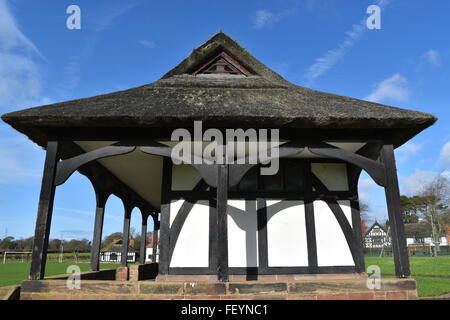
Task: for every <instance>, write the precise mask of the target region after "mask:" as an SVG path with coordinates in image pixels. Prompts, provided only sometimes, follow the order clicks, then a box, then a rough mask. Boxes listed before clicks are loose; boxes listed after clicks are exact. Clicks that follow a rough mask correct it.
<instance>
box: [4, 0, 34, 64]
mask: <svg viewBox="0 0 450 320" xmlns="http://www.w3.org/2000/svg"><path fill="white" fill-rule="evenodd" d="M18 47H21V48H22V49H24V50H25V51H33V52H34V53H36V54H38V55H40V56H42V55H41V53H40V52H39V50H38V49H37V48H36V46H35V45H34V44H33V42H31V41H30V40H29V39H28V38H27V37H26V36H25V35H24V34H23V33H22V31H20V29H19V27H18V25H17V22H16V19H15V18H14V16H13V14H12V13H11V10H10V9H9V6H8V4H7V3H6V0H0V51H2V52H8V51H11V50H13V49H16V48H18Z"/></svg>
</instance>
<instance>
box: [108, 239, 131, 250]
mask: <svg viewBox="0 0 450 320" xmlns="http://www.w3.org/2000/svg"><path fill="white" fill-rule="evenodd" d="M101 251H102V252H122V239H115V240H113V241H112V242H110V243H109V244H108V245H106V246H104V247H103V248H102V249H101ZM128 252H129V253H132V252H134V248H133V247H132V246H128Z"/></svg>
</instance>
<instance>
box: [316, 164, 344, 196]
mask: <svg viewBox="0 0 450 320" xmlns="http://www.w3.org/2000/svg"><path fill="white" fill-rule="evenodd" d="M311 171H312V173H313V174H314V175H315V176H316V177H317V178H319V180H320V181H322V183H323V184H324V185H325V186H326V187H327V188H328V190H330V191H347V190H348V180H347V166H346V165H345V164H344V163H312V164H311Z"/></svg>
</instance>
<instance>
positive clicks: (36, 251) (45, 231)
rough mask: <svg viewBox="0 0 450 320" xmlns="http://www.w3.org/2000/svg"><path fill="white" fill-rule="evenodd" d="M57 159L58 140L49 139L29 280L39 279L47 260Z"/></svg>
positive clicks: (41, 276)
mask: <svg viewBox="0 0 450 320" xmlns="http://www.w3.org/2000/svg"><path fill="white" fill-rule="evenodd" d="M58 160H59V152H58V141H49V142H48V143H47V152H46V156H45V164H44V175H43V177H42V184H41V193H40V196H39V206H38V212H37V219H36V227H35V229H34V240H33V254H32V258H31V268H30V275H29V279H30V280H41V279H44V276H45V263H46V261H47V248H48V241H49V236H50V226H51V221H52V212H53V201H54V198H55V175H56V167H57V164H58Z"/></svg>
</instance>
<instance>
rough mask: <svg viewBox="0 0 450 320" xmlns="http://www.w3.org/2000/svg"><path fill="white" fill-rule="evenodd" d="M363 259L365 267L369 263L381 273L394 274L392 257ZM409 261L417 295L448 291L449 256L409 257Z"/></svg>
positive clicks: (434, 294)
mask: <svg viewBox="0 0 450 320" xmlns="http://www.w3.org/2000/svg"><path fill="white" fill-rule="evenodd" d="M365 260H366V268H367V267H368V266H370V265H377V266H379V267H380V269H381V273H382V274H384V275H388V276H393V275H394V274H395V269H394V260H393V259H392V258H376V257H366V259H365ZM409 262H410V265H411V275H412V276H413V278H414V279H415V280H416V282H417V294H418V296H419V297H431V296H439V295H443V294H446V293H449V292H450V257H448V256H447V257H446V256H443V257H420V258H419V257H411V258H409ZM433 277H449V278H448V279H444V278H433Z"/></svg>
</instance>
